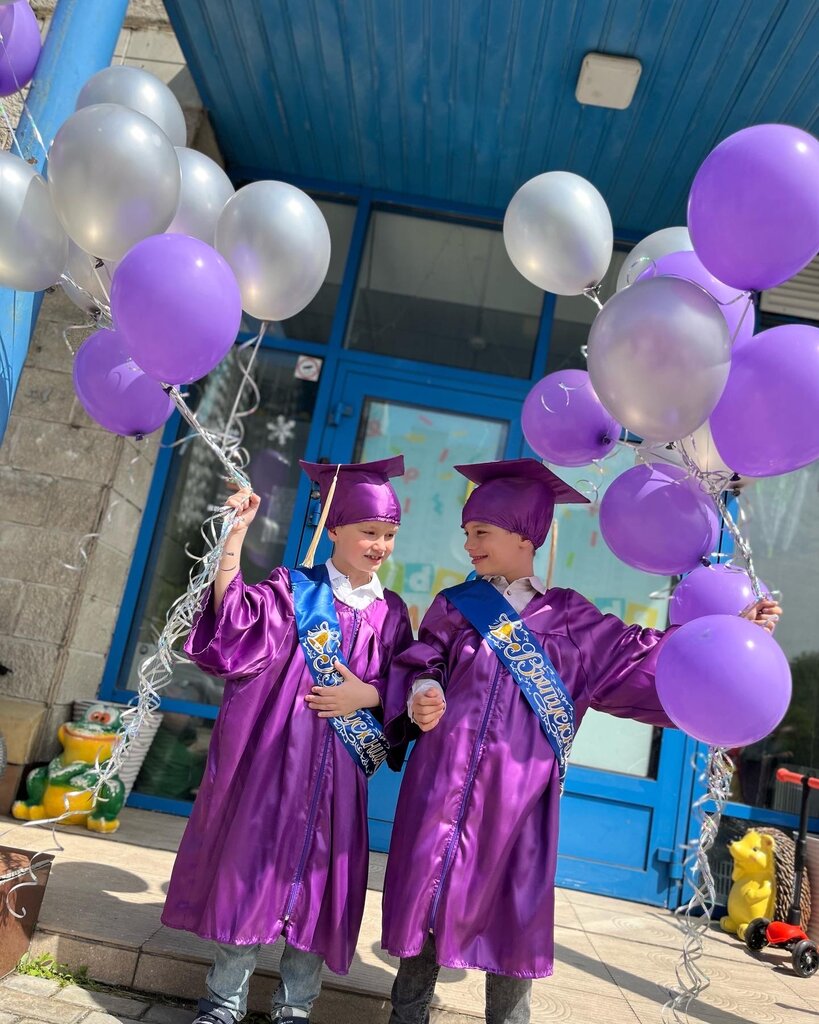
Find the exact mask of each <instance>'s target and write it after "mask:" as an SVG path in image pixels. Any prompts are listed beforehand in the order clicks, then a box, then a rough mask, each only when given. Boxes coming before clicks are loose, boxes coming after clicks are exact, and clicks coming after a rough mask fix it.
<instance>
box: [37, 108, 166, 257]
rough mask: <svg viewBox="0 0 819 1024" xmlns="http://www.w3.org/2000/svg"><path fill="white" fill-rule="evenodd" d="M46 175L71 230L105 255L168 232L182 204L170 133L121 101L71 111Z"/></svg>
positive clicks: (87, 248)
mask: <svg viewBox="0 0 819 1024" xmlns="http://www.w3.org/2000/svg"><path fill="white" fill-rule="evenodd" d="M48 180H49V183H50V185H51V195H52V199H53V201H54V208H55V209H56V211H57V215H58V216H59V218H60V220H61V221H62V224H63V227H64V228H65V230H66V232H67V233H68V235H69V237H70V238H71V239H73V241H75V242H76V243H77V245H78V246H79V247H80V248H81V249H84V250H85V251H86V252H89V253H92V254H93V255H94V256H98V257H100V258H101V259H104V260H119V259H121V258H122V257H123V256H124V255H125V253H126V252H128V250H129V249H130V248H131V247H132V246H133V245H135V244H136V243H137V242H140V241H142V239H143V238H147V237H148V235H156V234H160V233H161V232H163V231H164V230H165V228H166V227H167V226H168V225H169V224H170V222H171V220H172V219H173V215H174V213H175V212H176V208H177V206H178V205H179V191H180V186H181V175H180V172H179V160H178V159H177V157H176V152H175V150H174V148H173V146H172V145H171V143H170V140H169V139H168V136H167V135H165V133H164V132H163V131H162V130H161V129H160V128H158V127H157V126H156V125H155V124H154V122H153V121H150V120H149V119H148V118H147V117H145V115H144V114H139V113H137V111H135V110H129V109H128V108H127V107H121V106H119V105H118V104H116V103H99V104H97V105H96V106H93V107H85V108H83V109H82V110H78V111H77V112H76V114H72V115H71V117H69V118H68V120H67V121H66V122H65V123H64V124H63V126H62V128H60V130H59V131H58V132H57V135H56V137H55V139H54V142H53V143H52V146H51V150H50V152H49V156H48Z"/></svg>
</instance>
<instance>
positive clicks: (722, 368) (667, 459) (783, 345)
mask: <svg viewBox="0 0 819 1024" xmlns="http://www.w3.org/2000/svg"><path fill="white" fill-rule="evenodd" d="M817 180H819V141H817V140H816V139H815V138H814V137H813V136H812V135H809V134H808V133H806V132H804V131H802V130H800V129H798V128H794V127H790V126H788V125H779V124H769V125H757V126H754V127H751V128H747V129H744V130H743V131H740V132H737V133H736V134H735V135H732V136H730V137H729V138H727V139H726V140H725V141H723V142H722V143H720V145H718V146H717V147H716V149H714V150H713V151H712V152H711V153H710V154H709V155H708V157H707V158H706V160H705V161H704V162H703V164H702V165H701V167H700V168H699V170H698V171H697V173H696V176H695V178H694V181H693V183H692V187H691V192H690V196H689V202H688V224H687V227H682V226H680V227H671V228H665V229H663V230H662V231H658V232H655V233H654V234H652V235H649V236H648V237H647V238H644V239H643V240H642V242H640V243H639V244H638V245H637V246H636V247H635V248H634V249H633V250H632V252H631V253H630V254H629V256H628V257H627V258H626V260H625V262H624V264H623V267H622V269H621V270H620V274H619V277H618V280H617V288H616V291H615V293H614V295H612V297H611V298H610V299H608V301H607V302H605V304H601V302H600V288H601V282H602V280H603V277H604V275H605V273H606V271H607V269H608V267H609V263H610V260H611V256H612V228H611V218H610V216H609V213H608V210H607V208H606V204H605V202H604V200H603V197H602V196H601V195H600V193H599V192H598V191H597V190H596V189H595V188H594V187H593V186H592V185H591V184H590V183H589V182H587V181H584V180H583V179H582V178H579V177H578V176H576V175H573V174H568V173H565V172H550V173H547V174H541V175H539V176H538V177H536V178H533V179H532V180H531V181H528V182H527V183H526V184H525V185H523V186H522V187H521V188H520V189H519V191H518V192H517V193H516V194H515V196H514V197H513V198H512V201H511V202H510V204H509V208H508V210H507V213H506V218H505V220H504V239H505V242H506V247H507V251H508V253H509V256H510V258H511V260H512V262H513V263H514V264H515V266H516V267H517V269H518V270H519V271H520V272H521V273H522V274H523V275H524V276H525V277H526V278H528V279H529V280H530V281H532V282H533V283H534V284H536V285H539V286H540V287H541V288H544V289H546V290H549V291H551V292H555V293H557V294H559V295H580V294H583V295H586V296H588V297H589V298H590V299H592V300H593V301H594V302H595V303H596V305H597V306H598V308H599V312H598V313H597V316H596V318H595V320H594V322H593V323H592V326H591V330H590V333H589V338H588V355H587V362H588V371H581V370H568V371H565V370H564V371H558V372H557V373H552V374H549V375H548V376H547V377H545V378H544V379H543V380H541V381H539V382H538V383H537V384H536V385H535V386H534V388H533V389H532V390H531V392H530V393H529V395H528V397H527V398H526V401H525V403H524V406H523V414H522V426H523V431H524V434H525V436H526V439H527V441H528V442H529V444H530V445H531V447H532V448H533V449H534V450H535V451H536V452H537V453H538V454H539V455H540V456H541V458H543V459H545V460H546V461H548V462H552V463H555V464H557V465H562V466H579V465H584V464H588V463H591V462H596V461H597V460H600V459H603V458H604V457H605V456H606V454H607V453H608V452H609V451H610V450H611V448H612V447H613V446H614V445H615V444H617V442H618V441H619V440H621V438H626V439H628V440H629V442H630V443H635V442H636V445H635V446H636V448H637V454H638V464H637V465H635V466H634V467H633V468H632V469H628V470H626V471H625V472H624V473H622V474H621V475H620V476H619V477H618V478H617V479H615V480H614V481H613V482H612V484H611V485H610V486H609V487H608V489H607V490H606V492H605V494H604V496H603V498H602V500H601V502H600V532H601V534H602V536H603V538H604V540H605V541H606V543H607V544H608V546H609V547H610V548H611V550H612V551H613V552H614V553H615V555H617V557H618V558H620V559H621V560H622V561H624V562H626V563H627V564H629V565H632V566H635V567H636V568H638V569H641V570H643V571H645V572H652V573H658V574H662V575H666V576H675V575H685V574H690V575H686V576H685V579H684V580H683V581H682V582H681V583H680V584H679V586H678V587H677V590H676V592H675V593H674V596H673V597H672V600H671V607H670V614H671V621H672V623H673V624H675V625H678V626H679V628H678V629H677V631H676V632H675V634H674V635H673V636H671V637H669V638H668V640H667V641H666V643H665V644H664V645H663V650H662V652H661V654H660V657H659V659H658V667H657V682H658V690H659V692H660V696H661V699H662V701H663V704H664V707H665V708H666V711H667V712H668V714H669V716H670V717H671V718H672V719H673V720H674V721H675V722H676V723H677V724H678V725H679V726H680V727H681V728H683V729H685V730H686V731H687V732H689V733H690V734H691V735H693V736H695V737H697V738H698V739H701V740H704V741H706V742H708V743H711V744H714V745H718V746H738V745H742V744H746V743H750V742H753V741H754V740H757V739H760V738H762V737H763V736H765V735H767V733H768V732H770V730H771V729H773V728H774V727H775V726H776V725H777V723H778V722H779V721H780V720H781V718H782V716H783V715H784V713H785V710H786V709H787V706H788V702H789V699H790V692H791V683H790V672H789V669H788V664H787V660H786V658H785V656H784V654H783V653H782V651H781V650H780V648H779V647H778V645H777V644H776V643H775V641H774V640H773V639H772V638H771V637H770V635H769V634H767V633H766V632H765V631H763V630H760V629H755V628H754V627H753V626H752V625H751V624H750V623H748V622H746V621H742V620H740V619H738V618H737V615H738V613H739V612H741V611H742V610H743V609H744V608H745V607H746V606H747V605H749V604H750V603H752V602H753V601H754V599H755V598H758V597H760V596H761V595H762V594H763V593H764V592H765V591H764V588H763V585H762V584H760V582H759V580H757V579H756V576H755V574H754V572H753V565H752V562H751V560H750V549H749V548H748V546H747V543H746V542H745V541H744V539H743V538H741V535H739V532H738V530H737V528H736V525H735V524H734V522H733V519H732V517H731V516H730V515H729V513H728V509H727V507H726V504H725V501H724V500H723V492H724V491H725V490H728V489H732V488H734V487H735V486H736V485H737V483H738V482H741V480H742V478H754V477H765V476H773V475H777V474H781V473H788V472H791V471H792V470H796V469H799V468H801V467H802V466H806V465H808V464H809V463H811V462H813V461H814V460H815V459H817V458H819V417H817V416H816V414H815V410H816V409H818V408H819V330H817V328H815V327H811V326H808V325H804V324H788V325H786V326H781V327H775V328H772V329H770V330H766V331H762V332H761V333H759V334H754V326H755V315H754V313H755V311H754V306H753V293H754V292H757V291H759V290H762V289H768V288H773V287H775V286H776V285H779V284H781V283H783V282H784V281H786V280H788V279H789V278H790V277H792V276H793V275H794V274H796V273H798V272H799V271H800V270H802V269H803V268H804V267H805V266H807V264H808V263H809V262H810V261H811V260H812V259H813V258H814V256H816V253H817V251H819V190H817V188H816V182H817ZM720 513H722V518H723V520H724V522H725V525H726V527H727V528H728V529H729V531H730V532H731V534H732V535H733V536H734V539H735V541H737V545H738V547H739V549H740V551H741V553H742V554H743V555H744V556H745V557H746V560H747V562H748V568H747V571H746V570H744V569H741V568H739V567H737V566H734V565H732V564H728V565H717V566H708V562H709V560H710V559H711V556H712V555H713V554H714V553H715V551H716V548H717V546H718V539H719V529H720Z"/></svg>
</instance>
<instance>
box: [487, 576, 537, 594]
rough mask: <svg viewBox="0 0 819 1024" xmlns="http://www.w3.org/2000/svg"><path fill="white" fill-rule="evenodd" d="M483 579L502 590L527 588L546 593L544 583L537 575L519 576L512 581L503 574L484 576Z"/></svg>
mask: <svg viewBox="0 0 819 1024" xmlns="http://www.w3.org/2000/svg"><path fill="white" fill-rule="evenodd" d="M483 579H485V580H486V581H487V582H489V583H491V584H492V586H493V587H501V589H502V590H508V589H510V588H511V587H514V588H515V589H516V590H523V589H524V588H529V589H531V590H534V591H535V593H537V594H545V593H546V584H545V583H544V582H543V580H542V579H541V578H540V577H539V576H521V577H520V578H519V579H516V580H515V582H514V583H510V582H509V580H507V579H506V577H505V576H484V577H483Z"/></svg>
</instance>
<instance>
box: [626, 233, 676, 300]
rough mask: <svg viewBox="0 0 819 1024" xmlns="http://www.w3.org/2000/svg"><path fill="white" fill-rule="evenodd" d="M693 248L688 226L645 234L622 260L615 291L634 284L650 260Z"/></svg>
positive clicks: (649, 263)
mask: <svg viewBox="0 0 819 1024" xmlns="http://www.w3.org/2000/svg"><path fill="white" fill-rule="evenodd" d="M693 249H694V245H693V243H692V241H691V236H690V235H689V234H688V228H684V227H674V228H663V229H662V230H661V231H655V232H654V234H652V235H646V237H645V238H644V239H643V240H642V241H641V242H638V243H637V244H636V245H635V246H634V248H633V249H632V250H631V252H630V253H629V254H628V256H626V258H625V259H624V260H623V265H622V267H620V273H619V274H618V275H617V291H618V292H619V291H622V290H623V288H627V287H628V286H629V285H630V284H634V282H635V281H636V280H637V278H638V277H639V276H640V274H641V273H642V272H643V271H644V270H646V269H647V268H648V267H649V266H650V265H651V261H652V260H658V259H660V258H661V257H662V256H667V255H668V254H669V253H670V252H692V251H693Z"/></svg>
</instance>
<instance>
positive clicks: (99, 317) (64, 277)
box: [60, 271, 113, 328]
mask: <svg viewBox="0 0 819 1024" xmlns="http://www.w3.org/2000/svg"><path fill="white" fill-rule="evenodd" d="M64 281H65V282H67V283H68V284H70V285H71V287H72V288H76V290H77V291H78V292H80V294H81V295H84V296H85V297H86V298H87V299H90V300H91V302H93V304H94V311H92V313H91V316H92V317H93V319H94V323H95V324H96V325H97V326H98V327H108V328H110V327H112V326H113V321H112V319H111V307H110V305H109V304H108V302H107V301H106V302H101V301H100V299H99V298H98V297H97V296H96V295H94V294H92V293H91V292H89V291H88V289H87V288H83V287H82V285H79V284H77V282H76V281H75V280H74V278H73V277H71V275H70V274H69V273H67V272H66V271H63V272H62V274H60V282H61V283H62V282H64ZM100 284H102V282H100ZM103 291H105V288H103ZM106 299H107V293H106Z"/></svg>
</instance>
